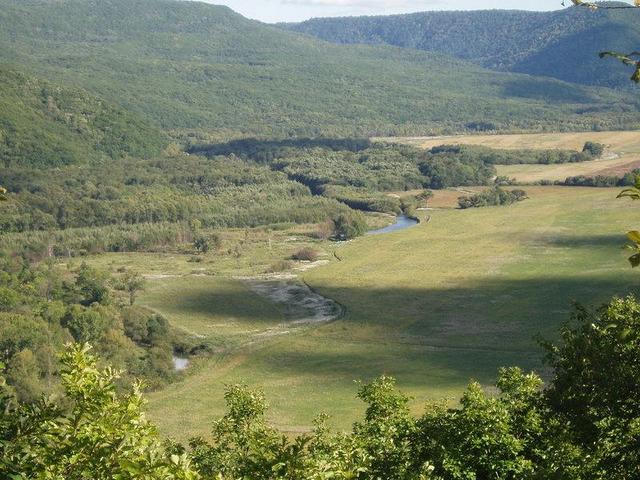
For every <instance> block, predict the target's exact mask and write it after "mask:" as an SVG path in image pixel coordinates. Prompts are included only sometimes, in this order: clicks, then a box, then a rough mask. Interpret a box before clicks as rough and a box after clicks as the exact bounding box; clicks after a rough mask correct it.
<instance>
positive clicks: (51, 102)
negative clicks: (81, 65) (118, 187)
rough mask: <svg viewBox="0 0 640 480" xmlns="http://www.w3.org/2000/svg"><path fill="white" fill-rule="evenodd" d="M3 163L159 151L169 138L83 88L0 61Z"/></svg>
mask: <svg viewBox="0 0 640 480" xmlns="http://www.w3.org/2000/svg"><path fill="white" fill-rule="evenodd" d="M0 86H1V88H0V165H3V166H4V167H6V168H9V167H10V166H60V165H66V164H71V163H83V162H87V161H90V160H97V159H100V158H118V157H124V156H127V155H131V156H136V157H148V156H152V155H157V154H158V153H160V152H161V150H162V149H163V147H164V146H165V145H166V143H167V139H166V138H165V136H164V135H163V134H162V132H160V131H159V130H158V129H156V128H153V127H151V126H149V125H148V124H147V123H146V122H145V121H143V120H142V119H140V118H139V117H137V116H136V115H135V114H132V113H129V112H127V111H125V110H124V109H122V108H121V107H115V106H113V105H110V104H109V103H108V102H105V101H103V100H101V99H99V98H97V97H95V96H93V95H90V94H89V93H87V92H86V91H84V90H81V89H74V88H66V87H60V86H57V85H54V84H51V83H50V82H46V81H42V80H39V79H37V78H34V77H31V76H28V75H25V74H22V73H19V72H17V71H15V70H10V69H6V68H2V67H0Z"/></svg>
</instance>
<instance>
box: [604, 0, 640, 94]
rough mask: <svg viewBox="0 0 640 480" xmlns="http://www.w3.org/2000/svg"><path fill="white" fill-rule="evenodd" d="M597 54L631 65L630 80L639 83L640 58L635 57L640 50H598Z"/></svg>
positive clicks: (639, 56)
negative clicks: (632, 68)
mask: <svg viewBox="0 0 640 480" xmlns="http://www.w3.org/2000/svg"><path fill="white" fill-rule="evenodd" d="M634 8H635V7H634ZM599 55H600V58H604V57H613V58H616V59H618V60H620V61H621V62H622V63H624V64H625V65H631V66H633V67H634V71H633V75H631V80H633V81H634V82H636V83H640V60H637V59H636V58H640V52H631V53H626V54H625V53H619V52H600V54H599ZM634 57H635V58H634Z"/></svg>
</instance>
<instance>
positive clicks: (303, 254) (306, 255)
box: [291, 247, 318, 262]
mask: <svg viewBox="0 0 640 480" xmlns="http://www.w3.org/2000/svg"><path fill="white" fill-rule="evenodd" d="M291 258H292V259H293V260H307V261H309V262H315V261H316V260H317V259H318V252H316V251H315V250H314V249H313V248H309V247H303V248H301V249H300V250H298V251H296V252H294V253H293V254H291Z"/></svg>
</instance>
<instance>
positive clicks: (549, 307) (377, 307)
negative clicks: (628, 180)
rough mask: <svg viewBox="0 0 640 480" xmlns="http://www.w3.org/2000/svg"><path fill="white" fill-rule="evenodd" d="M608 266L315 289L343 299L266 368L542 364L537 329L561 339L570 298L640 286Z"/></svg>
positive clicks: (473, 372) (320, 371)
mask: <svg viewBox="0 0 640 480" xmlns="http://www.w3.org/2000/svg"><path fill="white" fill-rule="evenodd" d="M622 277H624V276H620V275H612V276H611V277H610V278H607V279H606V280H593V279H589V278H587V276H576V277H575V278H566V277H564V278H557V277H548V278H535V279H528V280H490V281H483V282H482V283H481V284H479V285H476V286H471V287H469V288H442V289H420V288H397V289H365V288H344V287H322V288H319V289H318V291H319V293H321V294H322V295H325V296H328V297H330V298H332V299H334V300H336V301H338V302H340V303H342V304H343V305H345V306H346V308H347V313H346V316H345V317H343V318H342V319H341V320H338V321H337V322H334V323H331V324H327V325H324V326H321V327H319V328H318V329H317V330H316V332H315V334H314V336H312V337H310V338H302V339H300V340H296V341H291V340H289V339H284V340H282V341H281V342H279V344H278V349H277V351H274V350H273V349H272V350H270V351H269V355H268V357H267V358H261V361H266V362H267V363H268V367H267V368H268V369H269V371H271V372H273V373H274V374H282V375H287V376H288V375H309V376H312V377H313V376H327V375H329V376H331V377H332V378H340V379H343V380H345V381H347V380H348V381H353V380H357V379H365V380H366V379H369V378H373V377H375V376H378V375H380V374H383V373H387V374H391V375H393V376H396V377H398V379H400V380H402V382H403V383H404V384H405V385H406V384H416V385H424V384H425V378H428V379H430V380H431V381H433V379H435V378H437V379H438V380H437V381H438V383H439V384H440V383H444V384H447V383H451V382H453V383H456V382H457V383H459V382H460V379H461V378H462V379H465V380H467V379H469V378H475V379H478V380H480V381H483V382H486V381H489V380H490V379H493V378H494V377H495V374H496V372H497V369H498V368H499V367H501V366H509V365H517V366H521V367H522V368H526V369H539V368H541V367H542V362H541V358H542V355H543V352H542V349H541V347H540V346H539V344H538V340H537V339H539V338H545V339H551V340H553V339H556V338H557V335H558V332H559V329H560V327H561V326H562V325H563V324H564V323H566V322H568V321H569V320H570V318H571V312H572V310H573V302H578V303H581V304H582V305H585V306H588V307H590V308H597V307H598V306H600V305H601V304H603V303H605V302H607V301H608V299H610V298H611V297H612V296H613V295H617V296H624V295H627V294H629V293H635V294H638V293H640V288H639V286H638V282H635V283H631V282H630V281H629V277H626V278H622Z"/></svg>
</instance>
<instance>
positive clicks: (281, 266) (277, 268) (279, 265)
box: [266, 260, 293, 273]
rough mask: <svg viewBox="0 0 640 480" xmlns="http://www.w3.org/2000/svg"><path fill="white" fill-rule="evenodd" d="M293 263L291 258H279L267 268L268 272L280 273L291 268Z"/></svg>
mask: <svg viewBox="0 0 640 480" xmlns="http://www.w3.org/2000/svg"><path fill="white" fill-rule="evenodd" d="M291 267H293V264H292V263H291V262H290V261H289V260H278V261H277V262H274V263H272V264H271V265H269V267H268V268H267V270H266V273H278V272H285V271H287V270H290V269H291Z"/></svg>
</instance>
